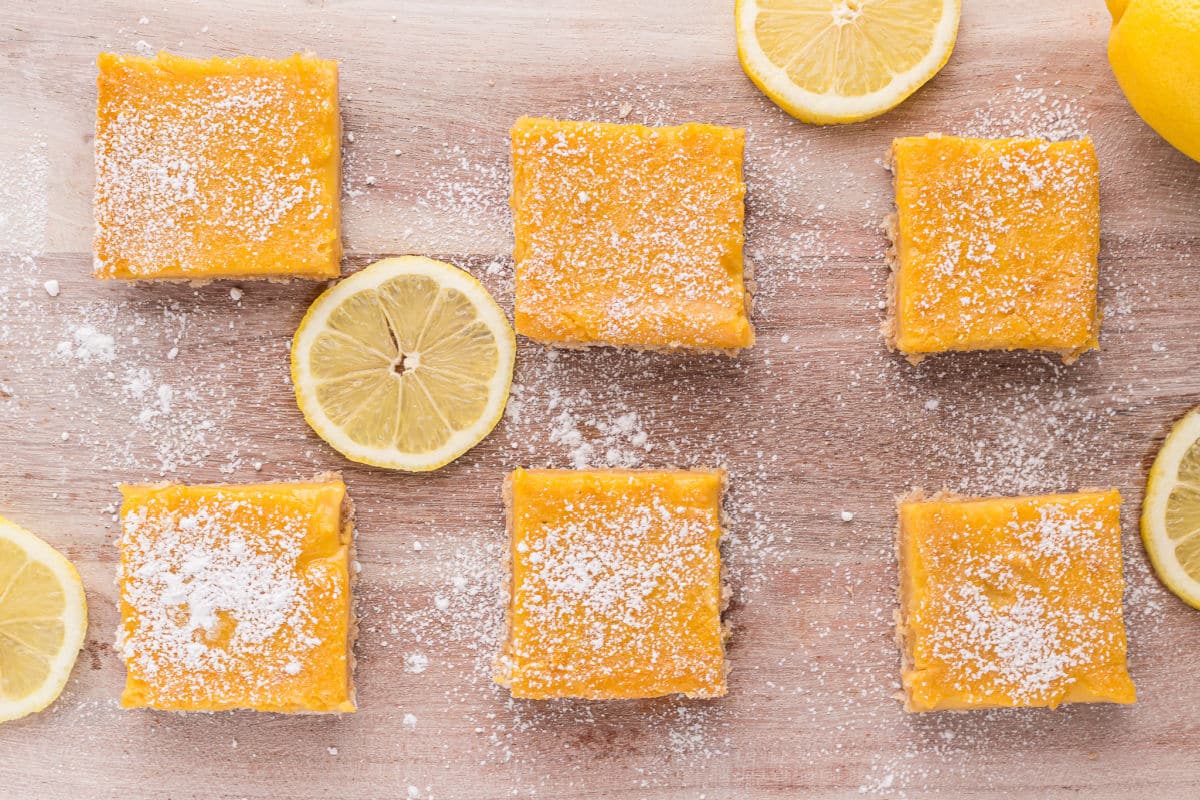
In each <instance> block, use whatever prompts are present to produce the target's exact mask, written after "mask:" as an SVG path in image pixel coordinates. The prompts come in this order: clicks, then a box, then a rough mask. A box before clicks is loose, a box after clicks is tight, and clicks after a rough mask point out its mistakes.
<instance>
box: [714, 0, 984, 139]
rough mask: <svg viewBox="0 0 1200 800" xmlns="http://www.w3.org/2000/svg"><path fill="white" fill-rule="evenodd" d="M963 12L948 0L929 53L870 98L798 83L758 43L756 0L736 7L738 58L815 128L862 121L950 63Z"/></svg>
mask: <svg viewBox="0 0 1200 800" xmlns="http://www.w3.org/2000/svg"><path fill="white" fill-rule="evenodd" d="M961 12H962V2H961V0H943V11H942V15H941V17H940V18H939V20H938V23H937V26H936V28H935V30H934V31H933V39H932V42H931V45H930V47H929V50H928V52H926V53H925V55H924V56H923V57H922V58H921V59H920V60H919V61H917V62H916V63H915V64H914V65H913V66H911V67H909V68H908V69H906V70H904V71H903V72H900V73H894V74H893V75H892V78H891V80H890V81H889V82H888V83H887V84H886V85H885V86H882V87H881V88H879V89H876V90H874V91H872V92H869V93H867V94H860V95H841V94H836V93H832V92H824V93H819V92H813V91H809V90H808V89H805V88H804V87H802V86H799V85H797V84H796V83H795V82H794V81H793V80H792V79H791V78H790V77H789V76H788V74H787V72H786V71H785V70H784V69H783V68H782V67H780V66H778V65H777V64H775V63H774V62H773V61H772V60H771V58H770V57H769V56H768V55H767V53H766V52H765V51H764V50H763V48H762V46H761V44H760V43H759V41H758V36H757V34H756V32H755V21H756V19H757V18H758V15H759V13H760V8H759V5H758V2H757V0H737V2H736V5H735V10H734V15H735V19H736V28H737V49H738V59H739V60H740V61H741V63H742V68H743V69H744V70H745V72H746V75H747V76H748V77H749V78H750V80H751V81H753V82H754V84H755V85H756V86H758V88H759V89H761V90H762V92H763V93H764V94H766V95H767V97H769V98H771V100H773V101H774V102H775V103H776V104H777V105H779V106H780V107H781V108H782V109H783V110H784V111H786V112H787V113H789V114H791V115H792V116H793V117H796V118H797V119H799V120H800V121H802V122H807V123H811V124H814V125H832V124H841V123H850V122H861V121H862V120H865V119H870V118H871V117H875V116H878V115H880V114H883V113H884V112H886V111H889V110H891V109H893V108H895V107H896V106H898V105H899V104H900V103H902V102H904V101H905V100H906V99H908V98H909V97H910V96H911V95H912V94H913V93H914V92H916V91H917V89H920V88H921V86H923V85H924V84H925V83H927V82H928V81H929V80H930V79H931V78H932V77H933V76H934V75H936V74H937V73H938V72H939V71H940V70H941V68H942V67H944V66H945V65H946V62H947V61H949V60H950V54H951V53H952V52H953V50H954V43H955V40H956V38H957V36H958V22H959V17H960V15H961Z"/></svg>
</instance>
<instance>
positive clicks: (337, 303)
mask: <svg viewBox="0 0 1200 800" xmlns="http://www.w3.org/2000/svg"><path fill="white" fill-rule="evenodd" d="M405 276H415V277H424V278H428V279H430V280H432V281H434V282H435V283H436V284H437V286H438V289H439V291H446V290H457V291H458V292H459V293H461V294H462V295H463V296H465V297H466V298H467V299H468V300H469V301H470V304H471V306H472V307H473V309H474V311H475V314H476V319H477V320H478V321H480V322H482V323H483V324H484V325H485V326H486V327H487V329H488V331H489V332H490V333H491V334H492V337H493V340H494V343H495V346H496V349H497V352H498V358H497V364H496V369H495V372H494V373H493V374H492V375H490V377H488V378H487V380H486V387H487V400H486V403H485V405H484V408H483V410H482V411H481V412H480V414H479V416H478V418H477V419H476V420H475V421H474V422H473V423H472V424H470V425H469V426H465V427H462V428H460V429H457V430H454V431H453V432H452V433H451V434H450V436H449V438H448V439H447V440H446V441H445V442H444V443H443V444H442V445H440V446H438V447H436V448H435V449H431V450H426V451H423V452H409V451H406V450H402V449H399V448H397V447H395V446H394V445H388V446H383V445H371V444H367V443H363V442H359V441H355V440H354V439H353V438H351V437H350V436H348V435H347V434H346V432H345V431H344V429H343V427H342V426H341V425H340V424H338V423H337V422H335V421H334V420H333V419H331V418H330V416H329V414H328V413H327V411H326V409H325V407H324V406H323V404H322V403H321V402H320V401H319V399H318V397H317V388H318V386H319V385H320V384H322V383H330V382H333V381H334V380H337V379H330V378H329V377H328V376H316V375H314V374H313V364H312V361H311V359H310V355H311V353H312V348H313V345H314V343H316V341H317V339H318V337H320V336H321V335H322V334H323V333H328V332H329V327H328V325H329V321H330V317H331V316H332V315H333V314H334V313H335V312H336V311H337V310H338V309H339V308H341V307H342V305H343V304H344V303H345V302H346V301H347V300H349V299H350V298H352V297H353V296H354V295H358V294H359V293H361V292H365V291H368V290H372V289H378V288H380V287H381V286H383V285H384V284H386V283H388V282H389V281H392V280H395V279H396V278H402V277H405ZM408 322H411V321H406V324H407V323H408ZM422 324H430V320H428V319H426V320H424V321H423V323H422ZM396 333H397V332H396V331H392V335H393V336H395V335H396ZM401 333H404V332H401ZM359 343H360V344H361V343H362V340H361V339H359ZM436 346H437V343H435V344H433V345H432V347H431V349H432V348H436ZM385 349H387V348H386V345H385V343H381V346H380V347H379V348H377V349H376V350H375V351H374V355H375V356H377V357H378V358H379V359H384V360H386V359H388V358H389V357H390V356H389V355H388V354H387V353H386V352H384V350H385ZM515 355H516V337H515V335H514V334H513V331H512V327H511V326H510V325H509V323H508V319H507V317H505V315H504V312H503V311H502V310H501V309H500V306H499V305H497V304H496V301H495V300H493V299H492V297H491V295H490V294H488V292H487V290H486V289H485V288H484V287H483V285H482V284H481V283H480V282H479V281H478V280H476V279H475V278H474V277H472V276H471V275H470V273H467V272H465V271H463V270H461V269H459V268H457V267H455V266H453V265H451V264H446V263H445V262H441V261H435V260H433V259H430V258H425V257H423V256H399V257H395V258H387V259H383V260H382V261H378V262H376V263H374V264H372V265H370V266H369V267H366V268H365V269H363V270H360V271H359V272H356V273H354V274H353V275H350V276H349V277H347V278H345V279H344V280H342V281H340V282H339V283H337V284H335V285H333V286H331V287H330V288H329V289H327V290H326V291H325V292H324V293H323V294H322V295H321V296H320V297H318V298H317V299H316V301H314V302H313V304H312V306H311V307H310V308H309V310H308V313H306V314H305V316H304V319H303V320H302V321H301V322H300V326H299V328H298V329H297V331H296V335H295V337H294V339H293V342H292V383H293V385H294V387H295V391H296V401H297V403H298V405H299V407H300V411H301V413H303V414H304V418H305V419H306V420H307V421H308V423H309V425H310V426H311V427H312V428H313V430H314V431H315V432H316V433H317V435H319V436H320V437H321V438H322V439H324V440H325V441H326V442H327V443H328V444H329V445H330V446H331V447H333V448H334V449H335V450H337V451H338V452H340V453H341V454H342V455H344V456H345V457H346V458H348V459H350V460H351V461H356V462H358V463H361V464H368V465H371V466H376V467H384V468H387V469H400V470H405V471H409V472H426V471H430V470H434V469H438V468H439V467H443V466H445V465H446V464H448V463H450V462H451V461H453V460H454V459H456V458H458V457H459V456H461V455H462V454H463V453H465V452H467V451H468V450H470V449H471V448H472V447H474V446H475V445H476V444H478V443H479V442H480V441H482V440H483V439H484V438H485V437H486V436H487V435H488V434H489V433H490V432H491V431H492V429H493V428H495V427H496V424H497V423H498V422H499V421H500V418H501V417H502V416H503V414H504V407H505V404H506V402H507V400H508V393H509V388H510V385H511V383H512V372H513V364H514V361H515ZM436 371H437V370H436V369H431V370H430V372H436ZM351 372H352V371H347V373H346V375H345V376H344V377H343V380H344V379H345V378H347V377H352V376H351ZM359 373H360V374H363V375H365V376H368V377H369V376H370V370H369V369H364V370H360V371H359ZM431 379H432V378H431ZM420 391H422V392H427V387H426V385H425V383H422V384H421V389H420ZM430 405H431V406H432V405H433V404H432V399H431V400H430ZM434 410H435V411H436V410H437V409H436V408H434ZM443 421H444V420H443Z"/></svg>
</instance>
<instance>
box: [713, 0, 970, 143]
mask: <svg viewBox="0 0 1200 800" xmlns="http://www.w3.org/2000/svg"><path fill="white" fill-rule="evenodd" d="M961 11H962V2H961V0H737V4H736V6H735V11H734V14H735V16H736V25H737V44H738V57H739V58H740V59H741V62H742V67H743V69H745V71H746V74H747V75H748V76H749V77H750V79H751V80H752V81H754V83H755V84H757V85H758V87H759V88H760V89H762V90H763V92H765V93H766V95H767V96H768V97H770V98H771V99H772V100H774V101H775V102H776V103H778V104H779V106H780V107H782V108H783V109H784V110H785V111H787V112H788V113H789V114H791V115H792V116H794V117H797V118H798V119H801V120H803V121H804V122H811V123H817V124H822V125H824V124H831V123H841V122H858V121H860V120H864V119H869V118H871V117H874V116H877V115H879V114H882V113H883V112H885V111H887V110H888V109H891V108H894V107H895V106H897V105H899V104H900V103H901V102H903V101H904V100H905V99H906V98H907V97H908V96H909V95H911V94H912V93H913V92H915V91H916V90H917V89H919V88H920V87H921V86H922V85H923V84H924V83H925V82H926V81H928V80H929V79H930V78H932V77H933V76H934V75H936V74H937V72H938V70H940V69H941V68H942V67H943V66H945V64H946V61H947V60H949V58H950V53H951V51H952V50H953V49H954V40H955V37H956V36H957V33H958V20H959V16H960V14H961Z"/></svg>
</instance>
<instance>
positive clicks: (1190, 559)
mask: <svg viewBox="0 0 1200 800" xmlns="http://www.w3.org/2000/svg"><path fill="white" fill-rule="evenodd" d="M1142 541H1143V542H1144V543H1145V545H1146V552H1147V553H1148V554H1149V556H1150V563H1151V564H1153V565H1154V571H1155V572H1156V573H1158V577H1159V578H1160V579H1161V580H1162V582H1163V583H1164V584H1165V585H1166V587H1167V588H1168V589H1170V590H1171V591H1172V592H1174V593H1175V594H1177V595H1178V596H1179V597H1180V599H1182V600H1183V601H1184V602H1185V603H1187V604H1188V605H1191V606H1194V607H1195V608H1200V408H1194V409H1192V410H1191V411H1190V412H1189V413H1188V414H1187V415H1186V416H1185V417H1184V418H1183V419H1182V420H1180V421H1179V423H1178V424H1176V425H1175V427H1174V428H1173V429H1172V430H1171V433H1170V434H1169V435H1168V436H1167V439H1166V441H1165V442H1163V446H1162V449H1161V450H1159V451H1158V457H1157V458H1155V459H1154V466H1153V467H1151V469H1150V478H1149V480H1148V481H1147V482H1146V499H1145V501H1144V502H1143V504H1142Z"/></svg>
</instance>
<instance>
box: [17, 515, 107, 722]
mask: <svg viewBox="0 0 1200 800" xmlns="http://www.w3.org/2000/svg"><path fill="white" fill-rule="evenodd" d="M86 633H87V599H86V597H85V596H84V592H83V583H82V582H81V581H80V580H79V573H78V572H76V571H75V567H73V566H72V565H71V562H70V561H68V560H67V559H66V558H65V557H64V556H63V555H62V554H60V553H59V552H58V551H57V550H55V549H54V548H53V547H51V546H50V545H48V544H46V542H44V541H42V540H41V539H39V538H38V537H37V536H35V535H33V534H32V533H30V532H29V531H27V530H25V529H24V528H21V527H19V526H17V525H15V524H13V523H12V522H9V521H8V520H6V519H4V518H3V517H0V722H4V721H7V720H11V719H17V718H18V717H23V716H25V715H27V714H32V713H34V712H35V711H41V710H42V709H43V708H45V707H46V706H48V705H50V704H51V703H52V702H54V700H55V698H57V697H58V696H59V694H61V693H62V690H63V687H64V686H66V685H67V679H68V678H69V677H70V676H71V667H73V666H74V665H75V658H76V657H77V656H78V655H79V649H80V648H81V647H83V639H84V635H85V634H86Z"/></svg>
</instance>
